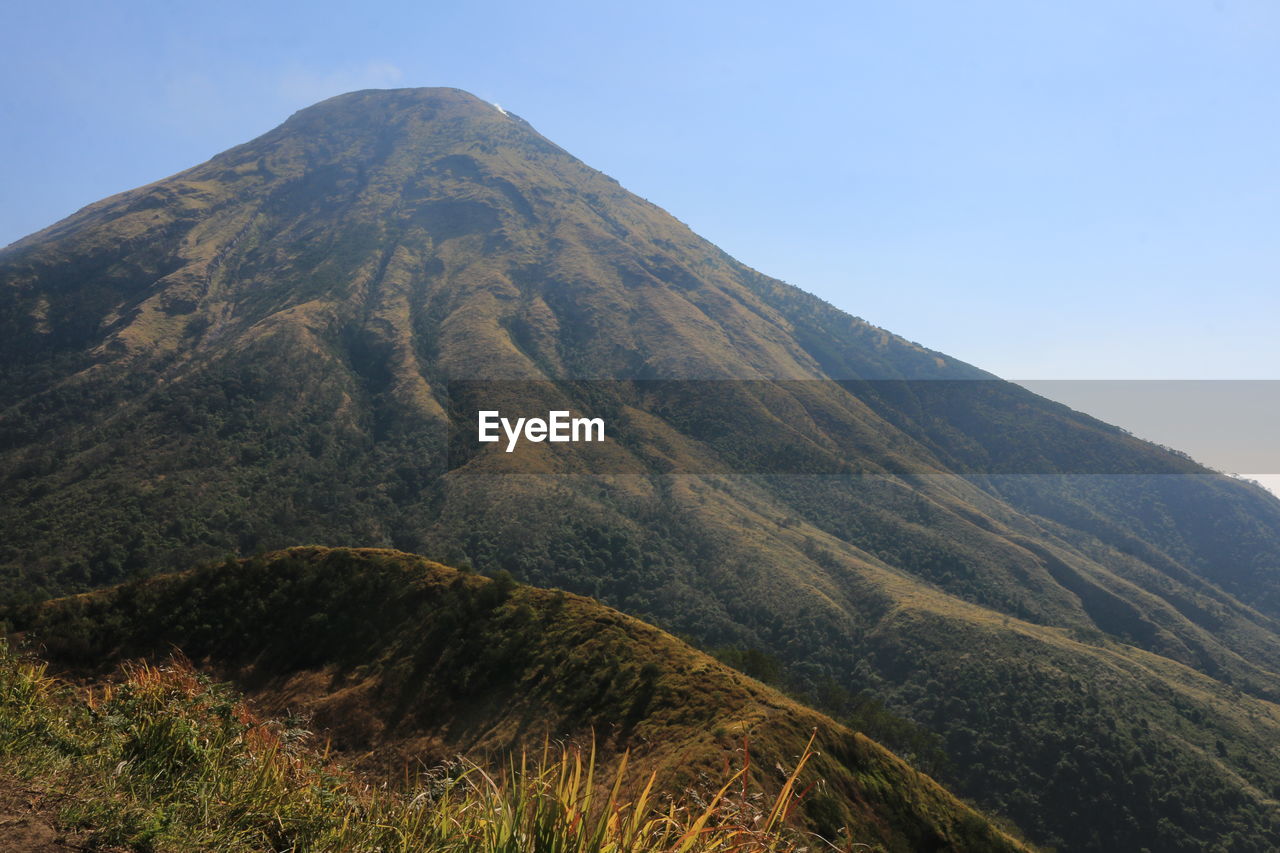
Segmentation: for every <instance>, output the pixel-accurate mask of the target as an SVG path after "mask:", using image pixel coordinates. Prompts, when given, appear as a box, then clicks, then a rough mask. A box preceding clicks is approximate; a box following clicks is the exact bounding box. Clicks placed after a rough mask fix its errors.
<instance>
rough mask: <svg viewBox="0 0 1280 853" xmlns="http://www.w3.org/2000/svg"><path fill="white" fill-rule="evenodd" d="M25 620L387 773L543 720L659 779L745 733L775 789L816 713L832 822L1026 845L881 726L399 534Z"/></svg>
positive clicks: (870, 836)
mask: <svg viewBox="0 0 1280 853" xmlns="http://www.w3.org/2000/svg"><path fill="white" fill-rule="evenodd" d="M22 627H23V628H24V629H26V630H27V631H29V632H31V634H32V635H33V636H34V637H35V638H37V639H38V641H39V642H40V644H41V645H42V647H43V648H44V649H45V650H46V654H47V655H48V656H49V657H50V658H51V660H53V661H54V662H55V663H57V664H60V665H62V666H70V667H72V668H73V670H75V671H79V672H81V673H82V674H83V673H89V674H92V673H94V672H102V671H103V670H104V669H108V668H110V667H111V666H114V665H115V664H118V663H119V662H120V661H121V660H122V659H126V658H136V657H143V656H146V657H151V658H154V659H163V658H164V656H165V655H167V654H168V653H169V651H170V650H171V649H173V648H174V647H179V648H182V649H183V650H185V651H187V652H188V653H189V654H191V655H192V657H193V658H194V659H195V660H196V661H197V662H198V663H203V664H205V665H206V666H207V667H211V668H213V669H214V670H215V671H219V672H221V673H225V674H229V675H232V676H233V677H234V679H235V681H236V682H237V684H239V685H242V686H244V687H245V688H246V690H247V691H248V697H249V698H250V699H251V700H252V701H253V703H254V705H255V706H256V707H258V708H262V709H267V710H268V711H269V712H275V713H279V714H284V713H286V712H292V713H294V714H297V713H298V712H305V713H307V714H308V715H309V716H310V717H311V718H312V720H313V724H314V725H316V726H318V727H319V730H320V732H321V733H323V734H325V735H327V736H329V737H330V738H331V739H332V740H331V743H332V746H333V747H334V748H335V749H337V750H341V751H342V752H343V753H345V754H346V755H347V756H348V757H349V758H357V757H358V758H361V759H363V760H361V761H358V762H356V766H357V767H364V768H365V769H366V770H367V771H370V772H374V773H377V772H378V771H379V770H381V771H382V773H384V774H385V775H389V776H390V777H391V778H396V777H397V776H399V775H401V774H402V773H403V772H404V771H403V767H404V765H405V764H407V765H408V766H422V765H423V764H425V765H426V766H428V767H430V766H433V765H435V764H436V763H437V762H445V761H449V760H452V759H454V758H455V756H457V755H459V754H465V755H468V756H471V757H472V758H474V759H477V760H480V761H482V762H483V761H485V757H486V756H488V758H489V761H490V762H493V763H496V764H497V765H498V766H501V762H502V760H503V759H504V758H505V757H506V756H507V755H509V754H510V753H512V752H519V751H520V750H527V751H530V752H534V753H536V752H538V751H539V750H540V749H541V748H542V746H543V744H544V742H545V741H546V740H547V739H548V738H549V739H551V740H553V741H561V740H568V741H571V742H577V743H580V744H583V745H584V747H589V746H590V745H591V744H593V743H594V748H595V749H596V750H597V754H598V757H599V765H598V773H599V776H600V778H602V779H609V780H612V778H613V776H614V774H615V772H616V768H617V763H618V760H619V758H620V757H621V755H622V754H623V753H624V752H627V753H629V766H630V768H631V772H632V776H631V778H632V779H635V780H638V781H640V782H643V780H644V779H645V778H647V777H648V775H649V774H650V773H657V784H656V790H658V791H660V792H671V793H674V792H678V791H682V790H686V789H698V788H700V787H702V788H706V787H710V788H711V789H712V791H713V790H714V788H716V787H719V783H717V782H713V781H708V780H719V779H721V778H722V777H723V776H724V775H725V774H724V768H725V767H726V766H729V767H735V766H741V765H742V763H743V761H744V752H743V750H744V748H745V749H746V750H747V752H746V753H745V754H746V755H749V756H750V770H751V772H752V774H753V776H754V777H755V780H756V782H757V783H758V784H759V786H760V788H761V789H762V790H763V791H764V792H766V793H767V795H768V797H769V798H772V797H774V796H776V795H777V791H778V789H779V788H780V787H781V785H782V783H783V781H785V776H783V777H780V776H779V771H778V770H777V768H779V767H788V768H789V767H793V766H794V765H795V762H796V759H797V757H798V756H800V755H801V754H802V753H803V752H804V751H805V746H806V743H807V742H808V740H809V738H810V736H811V735H814V733H815V732H816V736H815V743H814V749H815V750H816V753H815V755H814V758H813V760H811V761H810V762H809V765H808V769H807V770H806V773H805V775H804V776H802V777H801V779H800V783H801V785H802V786H803V787H805V788H808V787H809V786H810V785H811V784H814V783H817V785H818V786H817V787H814V788H813V789H812V790H810V791H809V792H808V793H807V794H806V795H805V797H804V798H802V799H801V801H800V810H801V814H800V815H799V816H800V817H801V818H802V819H804V820H806V821H807V822H808V823H809V824H810V825H811V826H812V828H813V829H815V830H817V831H820V832H821V833H822V834H823V835H824V837H827V838H830V839H833V840H835V839H837V838H839V837H840V835H841V833H842V831H847V833H848V837H849V838H850V839H851V840H853V841H856V842H858V843H862V844H869V845H875V846H876V847H877V848H878V849H883V850H902V851H918V850H971V851H976V850H993V851H994V850H1002V851H1015V850H1025V849H1027V848H1025V847H1024V846H1023V845H1022V844H1020V843H1019V842H1017V841H1014V840H1012V839H1010V838H1009V837H1008V836H1006V835H1005V834H1004V833H1003V832H1002V831H1001V830H999V829H997V828H995V827H994V826H992V825H991V824H990V823H989V822H988V821H987V820H986V819H985V818H984V817H983V816H981V815H980V814H978V813H977V812H975V811H973V810H972V809H971V808H969V807H968V806H966V805H964V804H963V803H961V802H959V801H958V800H956V799H955V798H954V797H952V796H951V795H950V794H948V793H947V792H946V791H945V790H943V789H942V788H941V787H939V786H938V785H937V784H936V783H935V782H933V780H931V779H930V778H929V777H927V776H924V775H922V774H920V773H918V772H917V771H915V770H913V769H912V768H910V767H909V766H907V765H906V764H905V763H904V762H902V761H901V760H900V759H898V758H896V757H895V756H894V755H892V754H891V753H889V752H888V751H886V750H885V749H883V748H882V747H880V746H879V745H878V744H876V743H875V742H874V741H870V740H868V739H867V738H865V737H863V736H862V735H859V734H855V733H854V732H851V731H849V730H848V729H846V728H844V727H843V726H840V725H839V724H837V723H835V722H834V721H832V720H831V719H830V718H827V717H825V716H823V715H822V714H818V713H815V712H813V711H811V710H809V709H808V708H805V707H803V706H801V705H798V704H797V703H795V702H793V701H791V700H789V699H787V698H785V697H784V696H782V695H780V694H778V693H776V692H775V691H773V690H771V689H769V688H767V687H764V686H763V685H760V684H758V683H755V682H753V681H751V680H750V679H748V678H746V677H744V676H742V675H740V674H738V673H736V672H735V671H733V670H732V669H729V668H728V667H726V666H724V665H722V664H720V663H719V662H717V661H715V660H714V659H712V658H711V657H709V656H707V655H705V654H702V653H700V652H697V651H696V650H694V649H692V648H690V647H689V646H687V645H685V644H684V643H682V642H680V641H679V640H677V639H675V638H674V637H672V636H670V635H669V634H666V633H664V632H662V631H660V630H658V629H656V628H654V627H652V626H650V625H646V624H645V623H643V622H640V621H639V620H637V619H634V618H631V617H628V616H625V615H623V614H621V613H619V612H617V611H615V610H611V609H609V608H607V607H604V606H602V605H600V604H598V603H596V602H594V601H592V600H591V599H586V598H582V597H580V596H576V595H572V594H566V593H564V592H560V591H549V590H541V589H535V588H532V587H527V586H514V585H512V584H510V583H509V582H504V581H503V580H501V579H500V580H488V579H485V578H481V577H477V576H475V575H473V574H466V573H462V572H459V571H457V570H455V569H450V568H446V567H445V566H441V565H439V564H436V563H431V562H429V561H427V560H425V559H422V558H420V557H415V556H412V555H408V554H403V553H400V552H396V551H379V550H372V549H365V550H331V549H323V548H294V549H290V550H289V551H285V552H276V553H272V554H267V555H263V556H260V557H256V558H254V559H252V560H243V561H239V562H236V563H232V564H226V565H210V566H208V567H205V568H203V569H200V570H196V571H191V572H186V573H182V574H177V575H167V576H161V577H157V578H154V579H151V580H147V581H142V582H136V583H134V584H131V585H128V586H122V587H115V588H111V589H108V590H106V591H103V592H99V593H92V594H89V595H82V596H77V597H73V598H66V599H59V600H55V601H53V602H50V603H48V604H47V605H45V606H43V607H41V608H39V609H37V610H35V611H33V612H32V613H31V614H30V615H29V616H28V618H27V620H26V621H25V622H24V624H23V625H22ZM104 650H107V653H106V654H103V651H104ZM605 793H607V791H606V792H605ZM637 793H638V791H632V792H629V794H630V796H635V795H636V794H637Z"/></svg>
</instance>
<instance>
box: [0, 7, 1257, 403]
mask: <svg viewBox="0 0 1280 853" xmlns="http://www.w3.org/2000/svg"><path fill="white" fill-rule="evenodd" d="M3 20H4V24H3V26H2V27H0V127H2V128H3V133H0V201H2V204H0V244H3V243H7V242H10V241H11V240H14V239H17V238H18V237H20V236H22V235H24V234H26V233H29V232H31V231H34V230H36V229H38V228H40V227H43V226H44V225H47V224H49V223H51V222H53V221H55V220H57V219H59V218H61V217H63V216H65V215H67V214H69V213H71V212H72V211H74V210H75V209H76V208H78V207H80V206H81V205H84V204H86V203H88V202H91V201H93V200H95V199H97V198H100V197H102V196H105V195H108V194H110V193H114V192H118V191H121V190H124V189H127V188H130V187H133V186H136V185H139V184H143V183H147V182H149V181H152V180H155V179H157V178H160V177H163V176H165V175H168V174H171V173H173V172H176V171H178V170H180V169H183V168H185V167H187V166H190V165H193V164H195V163H197V162H200V161H202V160H204V159H206V158H208V157H210V156H211V155H213V154H215V153H217V152H218V151H220V150H223V149H225V148H227V147H229V146H231V145H234V144H236V143H239V142H242V141H244V140H246V139H248V138H250V137H253V136H255V135H257V134H259V133H262V132H263V131H265V130H267V129H269V128H271V127H272V126H274V125H276V124H278V123H279V122H280V121H282V120H283V119H284V118H285V117H286V116H288V114H289V113H290V112H292V111H293V110H296V109H298V108H301V107H303V106H306V105H307V104H309V103H312V102H314V101H317V100H320V99H322V98H324V97H327V96H330V95H334V94H338V93H340V92H343V91H347V90H351V89H358V88H368V87H384V86H386V87H389V86H436V85H448V86H457V87H460V88H463V89H467V90H470V91H471V92H474V93H475V94H477V95H479V96H481V97H483V98H486V99H488V100H490V101H494V102H496V103H499V104H501V105H502V106H503V107H505V108H507V109H509V110H512V111H514V112H516V113H518V114H520V115H521V116H523V117H524V118H526V119H528V120H529V121H530V122H532V124H533V125H534V126H535V127H537V128H538V129H539V130H540V131H542V132H543V133H544V134H546V135H547V136H549V137H550V138H551V139H553V140H554V141H556V142H557V143H559V144H560V145H562V146H564V147H565V148H567V149H568V150H569V151H571V152H573V153H575V154H577V155H578V156H579V157H581V158H582V159H584V160H585V161H587V162H588V163H589V164H591V165H593V166H595V167H596V168H598V169H601V170H603V171H604V172H607V173H608V174H610V175H612V176H614V177H615V178H617V179H618V180H620V181H621V182H622V183H623V184H624V185H625V186H627V187H628V188H629V189H631V190H633V191H634V192H636V193H638V194H640V195H642V196H644V197H646V198H648V199H650V200H651V201H653V202H655V203H657V204H659V205H661V206H663V207H665V208H666V209H667V210H669V211H671V212H672V213H673V214H675V215H676V216H677V217H679V218H680V219H682V220H684V221H685V222H687V223H689V224H690V225H691V226H692V227H693V228H694V229H695V230H696V231H698V232H700V233H701V234H703V235H704V236H706V237H708V238H709V239H711V240H713V241H714V242H716V243H718V244H720V245H721V246H722V247H724V248H725V249H726V250H728V251H729V252H730V253H732V254H734V255H735V256H737V257H738V258H740V259H742V260H743V261H745V262H747V263H749V264H751V265H752V266H755V267H757V268H758V269H760V270H762V271H764V272H766V273H769V274H771V275H774V276H777V277H779V278H782V279H785V280H787V281H789V282H791V283H793V284H796V285H799V286H800V287H802V288H804V289H806V290H809V291H812V292H814V293H817V294H819V295H821V296H823V297H824V298H826V299H828V300H829V301H831V302H833V303H835V304H836V305H838V306H839V307H841V308H844V309H845V310H848V311H850V312H851V313H854V314H857V315H859V316H862V317H865V318H867V319H868V320H870V321H872V322H874V323H877V324H879V325H882V326H885V327H887V328H889V329H891V330H893V331H895V332H898V333H900V334H903V335H905V336H907V337H909V338H911V339H913V340H917V341H920V342H921V343H924V344H926V345H928V346H931V347H934V348H936V349H941V350H943V351H945V352H948V353H951V354H952V355H955V356H958V357H960V358H964V359H966V360H968V361H971V362H973V363H975V364H978V365H979V366H982V367H985V368H987V369H990V370H993V371H995V372H997V373H999V374H1001V375H1004V376H1009V377H1020V378H1077V379H1078V378H1096V377H1121V378H1280V369H1278V368H1280V334H1277V316H1278V315H1280V227H1278V226H1280V4H1277V3H1275V2H1274V0H1254V1H1253V2H1243V1H1242V0H1217V2H1214V0H1195V2H1191V1H1190V0H1150V2H1124V0H1110V2H1070V3H1059V2H1053V3H1051V2H1038V1H1037V0H1017V2H1014V1H1013V0H1010V2H983V0H969V1H968V2H956V0H933V2H910V0H906V2H900V1H898V0H895V2H885V0H879V2H843V3H795V2H793V3H776V4H770V5H759V4H751V3H744V2H705V3H695V4H689V3H670V2H645V3H625V4H624V3H616V4H615V3H603V2H593V3H587V2H573V3H567V2H527V0H526V1H525V2H519V3H514V2H488V3H463V2H450V3H431V2H422V0H418V2H405V3H376V2H374V3H370V4H367V5H357V4H354V3H336V2H325V0H312V1H311V2H308V3H272V2H267V0H260V2H254V3H244V2H234V0H228V2H218V3H203V4H199V5H197V4H194V3H185V2H175V0H167V2H116V3H109V4H108V3H99V2H58V0H48V2H43V3H39V4H37V3H23V4H18V3H9V4H7V8H6V11H5V13H4V16H3Z"/></svg>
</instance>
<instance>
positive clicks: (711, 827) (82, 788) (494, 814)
mask: <svg viewBox="0 0 1280 853" xmlns="http://www.w3.org/2000/svg"><path fill="white" fill-rule="evenodd" d="M313 740H314V738H313V736H312V735H311V734H310V733H309V732H307V731H306V730H304V729H299V728H298V727H297V726H296V725H290V724H288V722H287V721H276V720H263V719H260V718H258V717H256V716H254V715H253V714H252V713H251V712H250V711H249V710H248V709H247V708H246V707H245V706H244V704H243V703H242V702H240V701H238V700H237V698H236V697H235V696H234V694H232V693H230V692H229V691H228V690H227V689H226V688H225V687H223V686H221V685H217V684H214V683H211V682H209V681H208V679H207V678H204V677H203V676H202V675H201V674H200V673H198V672H196V671H195V670H193V669H192V668H191V667H190V665H189V664H187V663H186V662H185V661H170V662H169V663H168V664H166V665H163V666H160V667H153V666H149V665H146V664H133V665H127V666H126V667H125V668H124V670H123V674H122V677H121V678H120V679H119V680H118V681H114V682H112V683H110V684H108V685H106V686H104V687H103V688H101V689H100V690H89V691H88V692H87V694H81V693H80V692H77V691H75V690H73V689H71V688H69V687H68V686H66V685H62V684H59V683H58V682H57V681H56V680H55V679H52V678H49V677H48V676H47V675H46V671H45V667H44V665H43V664H40V663H38V662H35V661H33V660H31V659H30V658H29V657H26V656H19V655H16V654H14V653H13V652H11V651H10V649H9V647H8V646H7V645H3V646H0V802H2V803H3V804H4V808H6V809H7V810H12V811H16V812H17V814H12V813H11V812H10V813H7V814H6V817H5V820H4V824H3V826H4V828H3V829H0V850H5V851H10V850H12V851H15V853H18V851H21V853H32V851H37V850H38V851H50V853H51V851H54V850H71V849H75V850H85V849H95V850H102V849H109V850H122V849H128V850H137V851H175V852H176V851H192V850H209V851H217V853H240V851H244V853H249V851H278V850H310V851H334V853H351V851H366V850H368V851H373V850H378V851H392V850H398V851H423V853H436V851H439V853H444V851H464V850H465V851H474V852H475V853H498V852H499V851H509V853H516V851H522V853H533V851H546V853H551V851H565V853H591V851H601V850H629V851H633V852H634V853H664V852H665V851H681V853H686V851H687V853H712V851H721V850H737V851H742V853H793V851H794V853H799V851H801V850H805V849H808V848H809V846H810V845H813V844H815V843H816V844H822V845H824V846H827V845H826V842H825V841H823V840H821V839H819V838H817V837H816V836H814V835H813V834H812V833H809V832H807V831H805V830H803V829H799V828H797V827H795V826H794V824H793V823H792V820H791V815H792V812H793V811H794V809H795V808H796V806H798V804H799V803H800V802H801V800H802V799H803V796H804V794H803V793H802V792H801V791H800V790H799V789H798V788H797V787H796V780H797V778H798V775H799V773H800V772H801V771H802V770H803V768H804V765H805V763H807V760H808V759H809V758H810V757H811V753H809V752H808V751H806V752H805V754H803V755H801V756H800V758H799V760H798V761H797V765H796V767H795V769H794V770H792V771H791V775H790V776H789V777H788V779H787V781H786V782H784V784H783V786H782V788H781V789H780V790H779V792H778V796H777V797H776V798H775V799H773V800H764V799H763V798H762V797H761V794H760V792H759V791H757V790H755V789H754V788H753V786H752V785H751V782H750V780H749V779H747V778H745V777H744V776H743V774H742V773H741V771H739V772H738V773H735V774H732V775H730V774H726V777H727V781H726V782H725V783H724V784H722V785H718V786H716V787H714V788H708V789H706V790H701V789H697V788H692V789H688V790H686V791H683V792H681V793H680V794H678V795H676V796H675V797H665V796H663V795H662V794H661V793H660V792H658V791H655V790H654V789H653V787H652V782H653V780H654V777H653V776H652V775H650V777H649V780H648V782H646V783H644V787H643V788H641V789H640V792H639V794H638V795H635V797H634V799H632V798H631V796H630V794H625V793H624V791H625V790H627V788H628V785H627V783H628V781H629V780H628V776H627V769H626V766H625V763H624V762H620V763H619V764H618V767H617V768H616V772H615V773H614V775H613V776H611V777H604V776H597V773H598V772H599V771H600V768H599V767H598V766H597V764H596V762H595V754H594V753H589V754H586V755H585V756H584V754H583V753H582V751H580V750H576V749H569V748H562V747H556V748H552V747H550V745H547V746H544V748H543V750H542V751H540V752H536V753H534V754H532V755H529V754H528V753H521V754H520V755H518V756H514V755H513V756H512V757H511V760H510V761H509V762H508V763H507V764H506V765H504V766H502V767H501V768H496V769H494V770H493V772H492V773H490V772H487V771H486V770H485V769H484V768H483V767H480V766H478V765H476V764H474V763H471V762H467V761H454V762H452V763H450V764H449V765H444V766H441V767H438V768H432V769H430V770H429V771H427V772H424V773H421V774H417V775H415V776H412V777H406V779H405V780H404V783H403V785H401V786H399V787H397V788H394V789H389V788H387V787H386V786H378V787H371V786H370V785H369V784H367V782H365V781H364V780H362V779H361V778H360V777H359V776H357V775H355V774H352V773H351V772H349V771H348V770H346V769H345V768H343V767H342V766H341V765H340V764H339V763H337V762H335V761H334V760H333V759H332V757H331V756H330V754H329V751H328V749H327V748H326V749H325V750H324V752H323V753H321V752H319V751H317V750H316V749H315V747H314V746H313V745H312V741H313ZM15 794H18V795H19V796H17V797H15V796H14V795H15ZM15 799H17V800H19V802H20V803H21V804H19V803H15V802H14V800H15ZM861 849H866V848H865V847H864V848H861Z"/></svg>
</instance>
